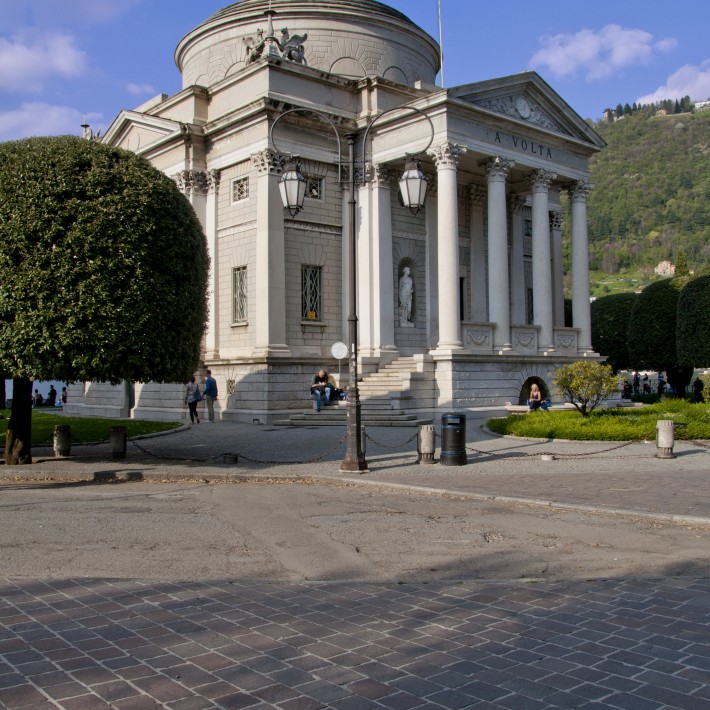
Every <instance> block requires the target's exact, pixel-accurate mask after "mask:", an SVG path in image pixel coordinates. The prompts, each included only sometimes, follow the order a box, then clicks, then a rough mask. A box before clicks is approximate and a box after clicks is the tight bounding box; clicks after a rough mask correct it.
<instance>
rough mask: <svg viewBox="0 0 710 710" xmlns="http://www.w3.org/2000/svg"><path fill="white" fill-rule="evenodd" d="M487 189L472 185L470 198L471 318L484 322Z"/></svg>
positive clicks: (469, 191) (485, 311)
mask: <svg viewBox="0 0 710 710" xmlns="http://www.w3.org/2000/svg"><path fill="white" fill-rule="evenodd" d="M485 198H486V189H485V188H484V187H482V186H481V185H470V186H469V189H468V199H469V203H470V209H471V225H470V227H471V320H473V321H475V322H477V323H483V322H485V321H487V320H488V304H487V298H486V233H485V227H484V221H483V205H484V201H485Z"/></svg>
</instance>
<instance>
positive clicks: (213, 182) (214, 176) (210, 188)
mask: <svg viewBox="0 0 710 710" xmlns="http://www.w3.org/2000/svg"><path fill="white" fill-rule="evenodd" d="M220 179H221V172H220V171H219V170H208V171H207V192H217V190H218V189H219V181H220Z"/></svg>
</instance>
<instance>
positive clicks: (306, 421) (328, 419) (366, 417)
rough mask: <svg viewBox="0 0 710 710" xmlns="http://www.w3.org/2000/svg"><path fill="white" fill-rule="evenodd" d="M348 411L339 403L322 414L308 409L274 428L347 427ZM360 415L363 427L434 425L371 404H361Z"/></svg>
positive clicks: (403, 412) (279, 422)
mask: <svg viewBox="0 0 710 710" xmlns="http://www.w3.org/2000/svg"><path fill="white" fill-rule="evenodd" d="M347 411H348V407H347V403H346V402H339V403H338V404H332V405H330V406H328V407H322V408H321V410H320V412H316V411H315V410H314V409H307V410H305V411H303V412H298V413H294V414H292V415H291V416H290V417H289V418H288V419H277V420H276V421H275V422H274V426H345V424H346V422H347ZM360 413H361V416H362V424H363V426H381V427H385V426H386V427H419V426H421V425H423V424H431V423H432V420H431V419H427V418H425V417H420V416H419V415H418V414H408V413H407V412H406V411H405V410H403V409H392V407H388V408H384V407H381V406H377V407H373V406H370V403H369V402H368V403H367V404H365V403H364V402H361V403H360Z"/></svg>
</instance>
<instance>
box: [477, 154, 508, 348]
mask: <svg viewBox="0 0 710 710" xmlns="http://www.w3.org/2000/svg"><path fill="white" fill-rule="evenodd" d="M483 165H484V166H485V168H486V172H487V174H488V312H489V316H488V317H489V319H490V320H491V321H492V322H493V323H495V326H494V328H493V347H494V348H495V349H497V350H499V351H502V350H510V349H511V346H510V280H509V271H508V220H507V210H506V205H505V202H506V194H505V180H506V178H507V177H508V172H509V171H510V169H511V168H512V167H513V166H514V165H515V163H513V162H512V161H510V160H505V159H504V158H501V157H500V156H497V157H495V158H492V159H490V160H486V161H484V163H483Z"/></svg>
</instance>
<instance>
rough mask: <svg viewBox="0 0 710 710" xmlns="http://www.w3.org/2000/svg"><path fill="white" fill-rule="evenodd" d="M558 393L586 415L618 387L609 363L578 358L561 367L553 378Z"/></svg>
mask: <svg viewBox="0 0 710 710" xmlns="http://www.w3.org/2000/svg"><path fill="white" fill-rule="evenodd" d="M553 382H554V384H555V387H556V388H557V390H558V392H559V393H560V395H561V396H562V397H563V398H564V399H565V400H566V401H567V402H570V403H571V404H573V405H574V407H575V408H576V409H577V410H578V411H579V412H581V414H582V416H583V417H586V416H587V415H588V414H589V412H591V411H593V410H594V409H596V408H597V407H598V406H599V405H600V404H601V403H602V402H605V401H606V400H607V399H609V397H611V396H612V395H613V394H614V393H615V392H616V391H617V389H618V383H617V380H616V377H615V376H614V373H613V371H612V369H611V367H610V366H609V365H600V364H599V363H598V362H594V361H593V360H580V361H579V362H573V363H572V364H571V365H565V366H564V367H561V368H560V369H559V370H557V372H556V373H555V376H554V378H553Z"/></svg>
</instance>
